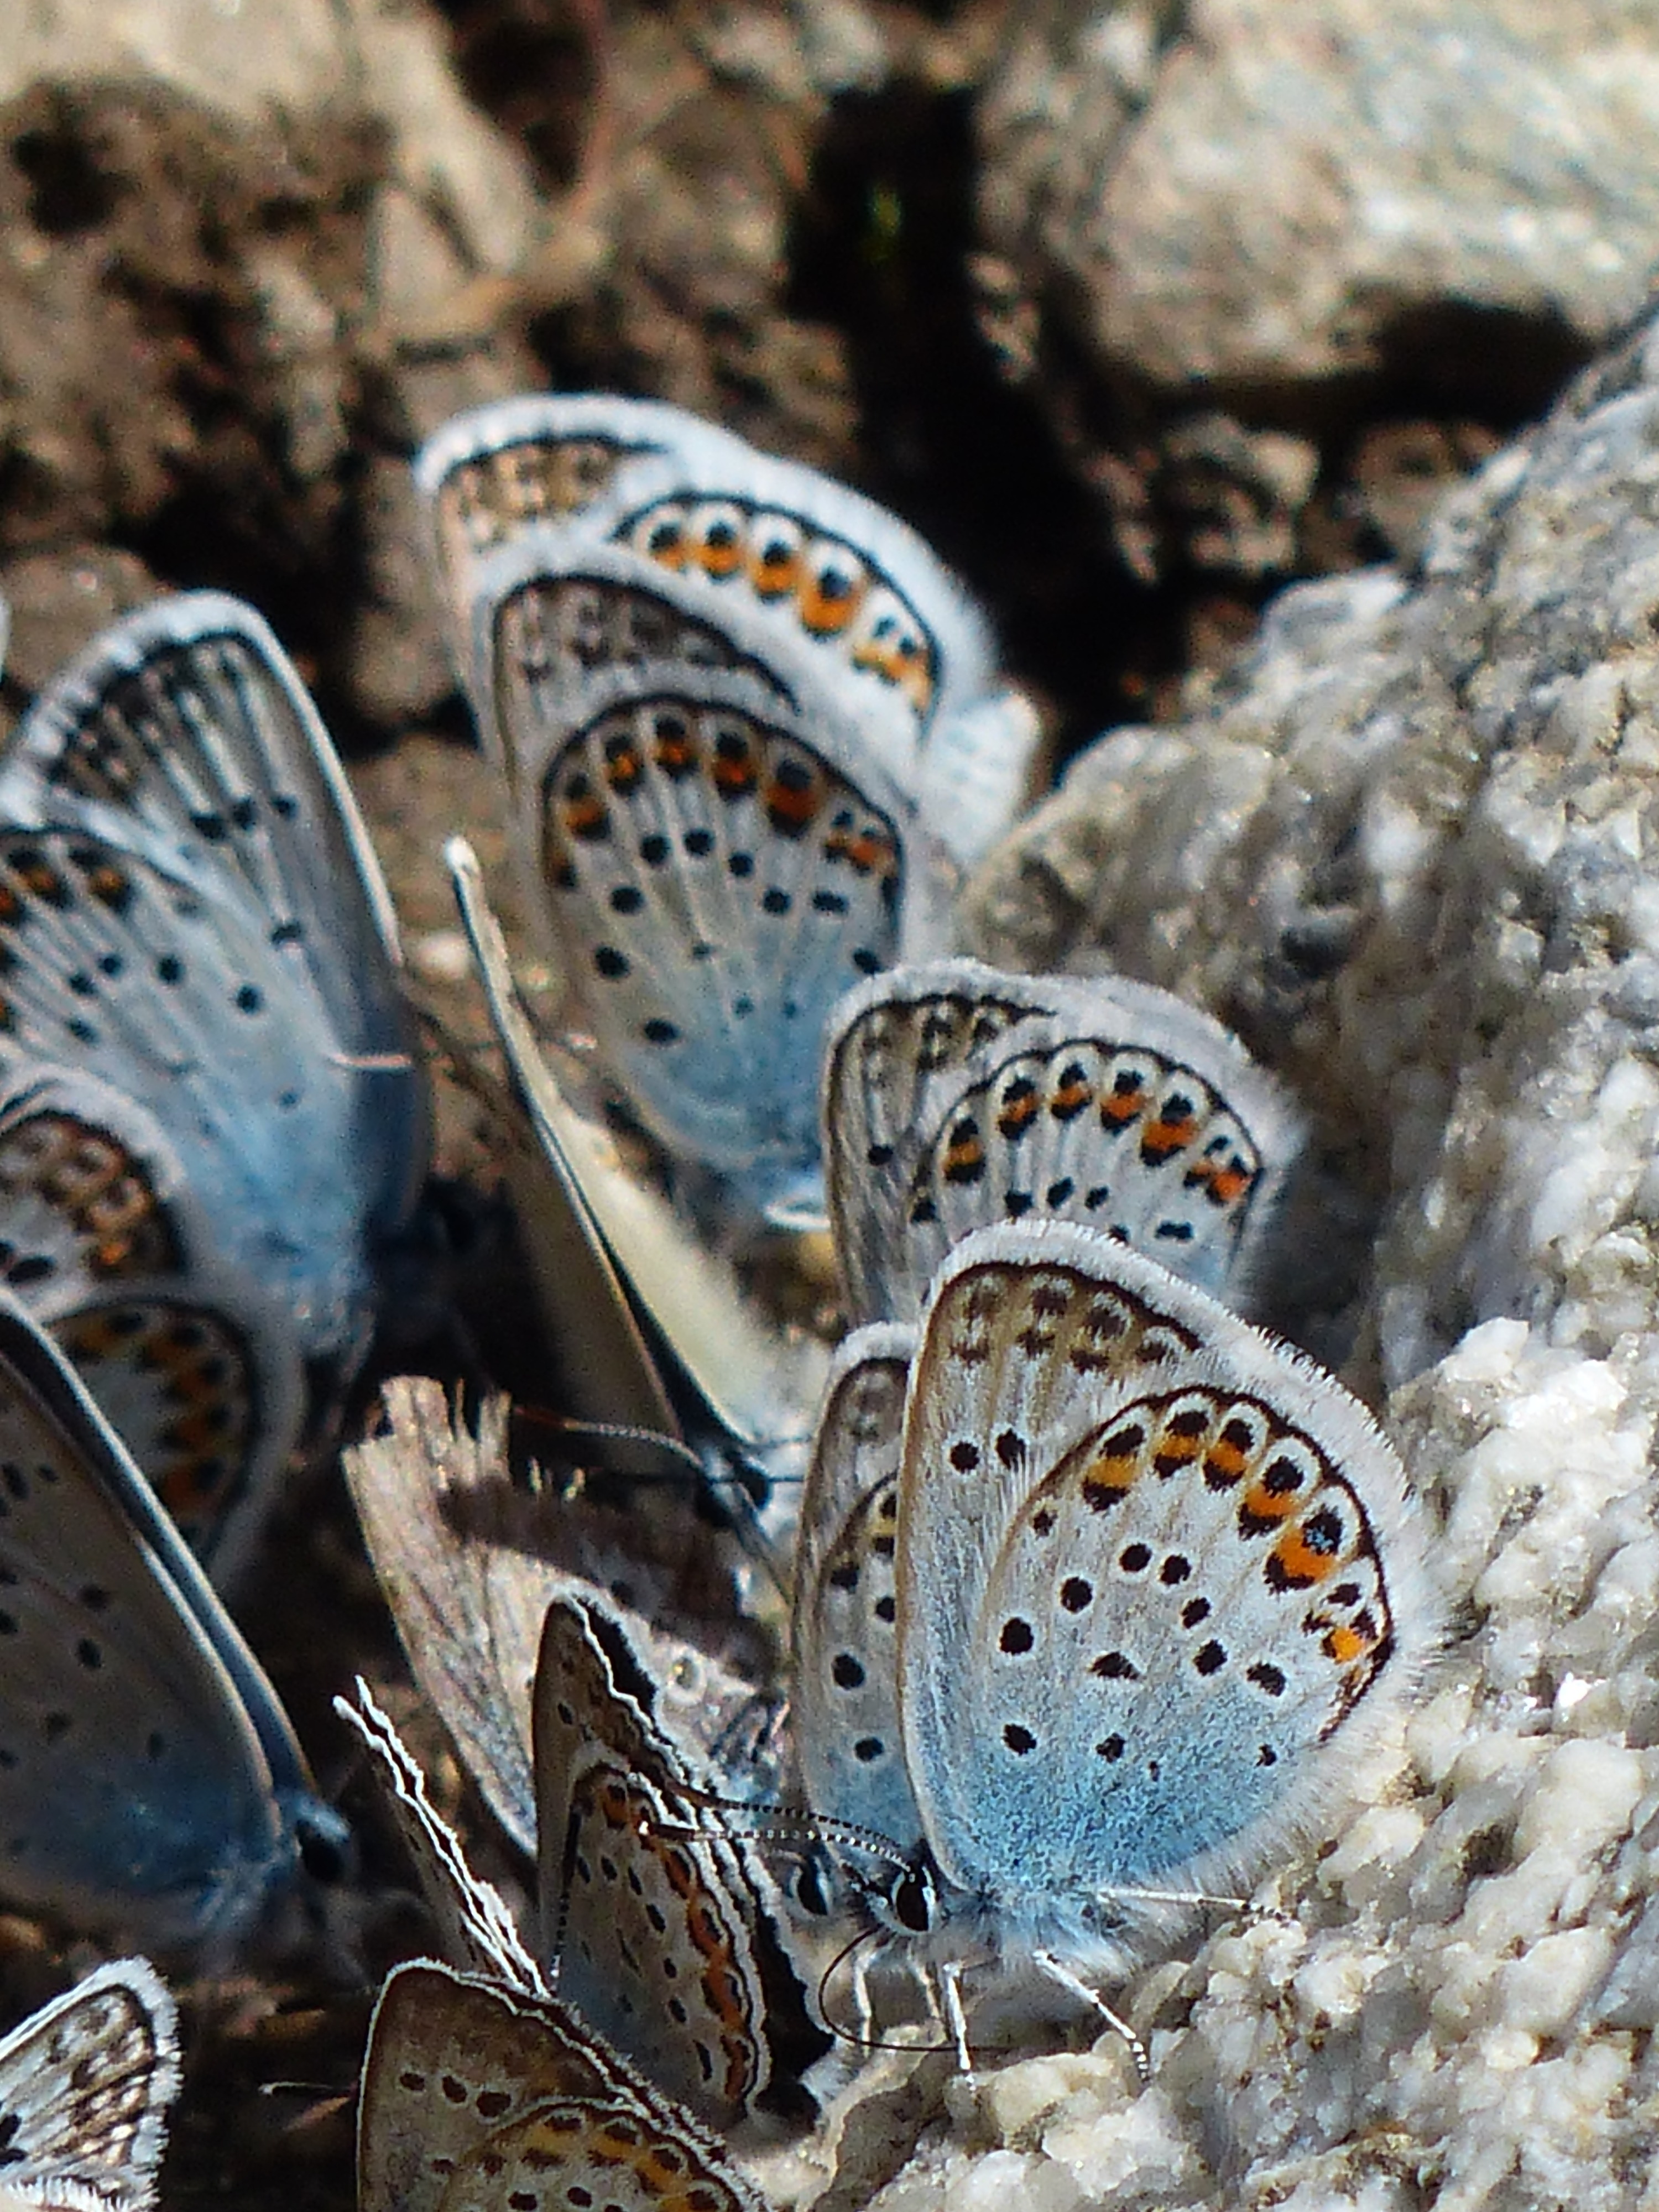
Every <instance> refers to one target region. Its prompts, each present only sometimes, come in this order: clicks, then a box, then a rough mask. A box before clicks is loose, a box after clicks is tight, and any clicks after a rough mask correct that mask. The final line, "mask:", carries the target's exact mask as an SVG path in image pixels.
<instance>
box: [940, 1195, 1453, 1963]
mask: <svg viewBox="0 0 1659 2212" xmlns="http://www.w3.org/2000/svg"><path fill="white" fill-rule="evenodd" d="M1421 1545H1422V1540H1421V1535H1420V1532H1419V1527H1418V1523H1417V1522H1416V1519H1415V1516H1413V1514H1412V1512H1411V1511H1410V1510H1409V1509H1408V1505H1407V1498H1406V1490H1405V1480H1404V1474H1403V1471H1402V1469H1401V1467H1400V1463H1399V1462H1398V1460H1397V1458H1396V1457H1395V1454H1394V1453H1393V1451H1392V1449H1390V1448H1389V1445H1388V1444H1387V1443H1386V1442H1385V1441H1384V1439H1383V1437H1382V1436H1381V1434H1380V1433H1379V1432H1378V1431H1377V1430H1376V1428H1375V1426H1374V1425H1373V1424H1372V1423H1371V1421H1370V1417H1369V1415H1368V1414H1367V1413H1365V1412H1364V1408H1363V1407H1360V1406H1359V1405H1358V1401H1355V1400H1354V1399H1352V1397H1351V1396H1350V1395H1348V1393H1347V1392H1346V1391H1345V1390H1343V1389H1342V1388H1341V1387H1340V1384H1338V1383H1335V1382H1334V1381H1333V1380H1332V1379H1331V1378H1330V1377H1329V1376H1326V1375H1325V1374H1324V1373H1322V1371H1321V1370H1318V1369H1316V1367H1315V1366H1314V1365H1313V1364H1312V1363H1311V1362H1310V1361H1308V1360H1305V1359H1304V1358H1301V1357H1300V1356H1299V1355H1298V1354H1296V1353H1295V1352H1291V1351H1290V1350H1289V1349H1288V1348H1287V1347H1285V1346H1283V1345H1282V1344H1280V1343H1279V1342H1278V1341H1277V1340H1273V1339H1271V1338H1268V1337H1266V1336H1264V1335H1262V1334H1260V1333H1259V1332H1257V1331H1255V1330H1254V1329H1252V1328H1249V1326H1248V1324H1246V1323H1244V1322H1240V1321H1238V1320H1237V1319H1236V1318H1235V1317H1234V1316H1232V1315H1231V1314H1230V1313H1229V1312H1228V1311H1227V1310H1225V1308H1223V1307H1222V1306H1220V1305H1219V1304H1218V1303H1217V1302H1216V1301H1215V1300H1214V1299H1212V1298H1210V1297H1207V1296H1206V1295H1205V1294H1204V1293H1203V1292H1202V1291H1198V1290H1195V1289H1194V1288H1192V1287H1190V1286H1189V1285H1187V1284H1185V1283H1183V1282H1181V1281H1179V1280H1178V1279H1176V1278H1175V1277H1173V1276H1171V1275H1170V1274H1169V1273H1167V1272H1166V1271H1165V1270H1164V1269H1162V1268H1160V1267H1158V1266H1157V1265H1156V1264H1155V1263H1154V1262H1152V1261H1147V1260H1145V1259H1143V1258H1141V1257H1140V1256H1139V1255H1138V1254H1136V1253H1134V1252H1133V1251H1131V1250H1129V1249H1127V1248H1125V1247H1124V1246H1122V1245H1121V1244H1119V1243H1115V1242H1114V1241H1112V1240H1110V1239H1106V1238H1103V1237H1099V1236H1097V1235H1094V1234H1092V1233H1091V1232H1089V1231H1080V1230H1078V1229H1076V1228H1073V1227H1072V1226H1071V1225H1067V1224H1062V1223H1046V1224H1041V1225H1035V1226H1032V1227H1028V1228H1024V1229H1019V1230H1011V1229H1006V1228H1005V1229H998V1230H992V1231H980V1232H978V1233H976V1234H975V1235H974V1236H973V1237H969V1238H968V1239H967V1240H965V1241H964V1242H963V1244H961V1245H960V1246H958V1247H957V1250H956V1252H955V1253H954V1254H953V1255H951V1260H950V1261H949V1262H948V1263H947V1265H946V1267H945V1269H944V1270H943V1272H942V1273H941V1275H940V1276H939V1279H938V1281H937V1282H936V1285H935V1286H934V1289H933V1293H932V1296H931V1298H930V1301H929V1304H928V1306H927V1310H925V1312H924V1315H923V1318H922V1322H921V1340H920V1345H919V1348H918V1350H917V1353H916V1357H915V1362H914V1364H913V1367H912V1370H911V1378H910V1384H909V1395H908V1401H907V1407H906V1413H905V1420H904V1431H903V1441H902V1455H901V1462H900V1472H899V1502H898V1516H897V1525H896V1583H897V1611H898V1623H899V1633H898V1683H899V1707H900V1721H901V1726H902V1731H903V1741H904V1751H905V1763H906V1768H907V1771H908V1778H909V1782H910V1784H911V1787H912V1790H914V1792H915V1800H916V1803H917V1807H918V1809H919V1811H920V1813H921V1820H922V1825H923V1830H924V1832H925V1834H926V1836H927V1841H928V1844H929V1845H930V1848H931V1850H932V1852H933V1857H934V1859H935V1861H936V1862H937V1864H938V1867H939V1871H940V1875H941V1877H942V1879H943V1881H944V1882H945V1884H946V1885H947V1887H950V1888H952V1889H954V1890H955V1891H956V1892H957V1893H958V1895H959V1896H961V1897H962V1898H963V1899H974V1900H977V1901H978V1904H977V1908H976V1909H981V1910H985V1911H990V1912H991V1913H992V1914H993V1916H994V1918H995V1920H996V1921H997V1922H998V1923H999V1924H1000V1927H1001V1928H1002V1929H1003V1930H1004V1932H1005V1934H1006V1936H1007V1939H1008V1940H1009V1941H1010V1942H1012V1943H1013V1944H1014V1945H1015V1946H1016V1947H1017V1946H1018V1944H1019V1942H1022V1941H1024V1942H1030V1941H1032V1940H1033V1939H1032V1935H1031V1931H1032V1930H1033V1929H1037V1928H1040V1927H1043V1926H1048V1927H1050V1928H1052V1927H1054V1925H1055V1924H1056V1921H1057V1916H1058V1919H1059V1922H1060V1924H1063V1923H1064V1917H1065V1913H1066V1909H1067V1908H1068V1907H1069V1908H1071V1909H1072V1910H1073V1912H1074V1914H1075V1916H1076V1919H1077V1923H1078V1924H1079V1926H1080V1927H1087V1928H1088V1929H1090V1930H1091V1934H1090V1935H1089V1936H1088V1938H1087V1939H1086V1940H1085V1937H1084V1936H1082V1935H1079V1936H1077V1937H1076V1939H1075V1940H1076V1942H1077V1943H1078V1945H1079V1949H1080V1950H1081V1951H1082V1952H1083V1953H1084V1954H1085V1955H1086V1954H1088V1953H1089V1951H1090V1946H1091V1943H1094V1942H1097V1940H1098V1941H1099V1945H1100V1952H1101V1954H1102V1955H1103V1956H1110V1955H1111V1954H1112V1950H1113V1944H1112V1941H1111V1940H1109V1939H1103V1938H1102V1937H1101V1930H1100V1928H1099V1926H1098V1924H1097V1923H1096V1922H1095V1921H1094V1920H1093V1919H1092V1918H1091V1913H1092V1909H1093V1906H1094V1905H1095V1903H1096V1901H1097V1900H1099V1899H1113V1898H1114V1897H1117V1898H1119V1899H1122V1898H1126V1897H1127V1898H1129V1899H1132V1898H1133V1893H1134V1891H1135V1890H1136V1889H1137V1888H1138V1887H1158V1888H1162V1889H1169V1888H1170V1887H1189V1888H1190V1887H1196V1888H1204V1887H1212V1886H1213V1885H1214V1884H1215V1882H1217V1881H1219V1880H1220V1879H1221V1877H1222V1876H1223V1875H1231V1876H1233V1877H1235V1878H1236V1877H1237V1873H1238V1871H1239V1870H1240V1869H1248V1868H1252V1867H1254V1866H1258V1865H1260V1863H1261V1861H1262V1858H1263V1857H1265V1856H1266V1854H1267V1852H1268V1851H1269V1850H1271V1849H1272V1848H1273V1846H1274V1844H1275V1843H1276V1842H1277V1841H1278V1839H1279V1838H1282V1837H1283V1836H1284V1835H1285V1832H1287V1830H1290V1829H1291V1828H1293V1827H1294V1826H1296V1825H1297V1824H1298V1823H1299V1822H1301V1821H1304V1820H1307V1819H1308V1818H1310V1816H1311V1815H1312V1814H1314V1813H1315V1812H1316V1811H1317V1810H1318V1808H1320V1806H1321V1805H1322V1803H1324V1802H1326V1801H1327V1800H1328V1799H1329V1798H1330V1796H1332V1795H1333V1793H1334V1792H1336V1791H1338V1790H1340V1782H1341V1777H1342V1774H1343V1772H1344V1771H1345V1770H1346V1768H1347V1767H1348V1766H1349V1765H1351V1763H1352V1751H1353V1749H1354V1747H1356V1746H1357V1745H1358V1743H1359V1742H1360V1741H1362V1740H1363V1739H1364V1736H1365V1735H1367V1734H1369V1733H1370V1731H1371V1729H1373V1728H1374V1727H1375V1726H1376V1725H1378V1724H1380V1723H1381V1722H1382V1721H1383V1719H1385V1718H1386V1717H1387V1716H1388V1714H1389V1711H1391V1710H1392V1709H1393V1708H1394V1707H1395V1706H1396V1705H1397V1704H1398V1701H1399V1699H1400V1697H1401V1695H1402V1694H1403V1692H1404V1691H1405V1690H1406V1688H1407V1686H1409V1685H1410V1683H1411V1682H1412V1680H1413V1677H1414V1674H1415V1671H1416V1667H1417V1663H1418V1661H1419V1658H1420V1656H1421V1652H1422V1650H1423V1648H1424V1642H1425V1622H1426V1620H1427V1617H1428V1607H1427V1604H1426V1601H1425V1595H1424V1590H1423V1584H1422V1568H1421ZM1339 1742H1340V1750H1339V1749H1335V1748H1333V1747H1334V1746H1335V1745H1337V1744H1338V1743H1339Z"/></svg>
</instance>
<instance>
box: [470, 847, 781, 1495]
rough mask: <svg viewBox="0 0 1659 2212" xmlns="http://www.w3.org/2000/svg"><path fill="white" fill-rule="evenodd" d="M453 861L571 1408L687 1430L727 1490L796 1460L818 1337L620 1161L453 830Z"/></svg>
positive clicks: (601, 1417)
mask: <svg viewBox="0 0 1659 2212" xmlns="http://www.w3.org/2000/svg"><path fill="white" fill-rule="evenodd" d="M449 861H450V868H451V873H452V876H453V880H454V883H455V887H456V896H457V897H458V899H459V902H460V907H461V915H462V919H463V921H464V923H465V927H466V930H467V933H468V936H469V938H470V939H471V945H472V948H473V951H474V954H475V956H476V957H477V962H478V966H479V972H480V974H481V975H482V977H483V984H484V989H485V994H486V996H487V997H488V999H489V1007H490V1012H491V1016H492V1018H493V1020H494V1022H495V1030H496V1034H497V1036H499V1037H500V1039H501V1046H502V1049H503V1051H504V1053H505V1054H506V1057H507V1065H508V1067H509V1070H510V1072H511V1074H512V1077H513V1083H514V1085H515V1087H516V1089H517V1090H518V1091H519V1093H520V1097H522V1099H523V1100H524V1102H525V1105H526V1110H527V1112H528V1114H529V1116H530V1120H531V1124H532V1130H533V1133H534V1135H535V1137H536V1139H537V1148H536V1151H535V1153H534V1154H533V1156H532V1157H531V1158H529V1159H528V1160H526V1162H525V1163H524V1164H523V1165H522V1169H521V1172H520V1176H518V1178H517V1180H516V1183H515V1190H516V1194H517V1195H518V1197H519V1200H520V1206H521V1209H522V1210H523V1211H524V1212H525V1215H526V1221H527V1224H528V1225H530V1227H531V1229H532V1235H531V1237H530V1238H529V1240H528V1241H529V1243H530V1246H531V1249H532V1255H534V1257H535V1259H536V1261H537V1264H538V1270H539V1273H538V1282H539V1285H540V1288H541V1290H542V1293H543V1299H544V1306H545V1308H546V1311H547V1315H548V1319H549V1323H550V1328H551V1329H552V1332H553V1334H554V1338H555V1340H556V1342H557V1343H558V1345H559V1346H560V1347H561V1352H562V1357H563V1362H564V1366H565V1370H566V1373H567V1376H568V1380H569V1384H570V1387H571V1389H572V1391H573V1394H574V1401H573V1402H574V1411H575V1412H576V1413H580V1414H581V1415H583V1416H584V1417H585V1418H587V1419H592V1420H598V1421H605V1422H609V1423H617V1424H629V1425H634V1426H636V1427H639V1428H641V1429H647V1430H651V1431H655V1432H656V1433H657V1434H659V1435H665V1436H669V1437H684V1438H685V1440H686V1441H687V1442H688V1443H690V1446H691V1447H692V1448H693V1449H695V1450H696V1451H697V1453H698V1455H699V1456H700V1457H701V1458H702V1461H703V1463H704V1465H705V1467H706V1468H708V1472H709V1477H710V1480H711V1481H712V1482H714V1484H715V1485H716V1486H717V1488H718V1489H720V1490H722V1491H725V1492H728V1493H729V1492H730V1490H731V1488H732V1480H733V1476H734V1474H735V1475H736V1476H737V1477H738V1479H739V1480H743V1479H744V1476H745V1475H746V1474H748V1473H749V1472H750V1470H751V1469H758V1470H760V1471H761V1472H763V1473H764V1474H770V1475H775V1476H783V1475H787V1474H789V1473H791V1472H794V1471H798V1468H799V1461H800V1459H801V1458H802V1457H804V1447H803V1445H802V1443H801V1441H800V1439H801V1432H802V1430H803V1422H802V1419H801V1409H802V1408H803V1407H808V1406H811V1404H812V1403H813V1402H814V1401H815V1400H816V1398H817V1392H818V1389H819V1387H820V1384H821V1380H822V1376H823V1364H824V1359H825V1355H824V1353H823V1348H822V1346H819V1345H818V1344H817V1341H816V1340H813V1339H811V1338H807V1337H791V1336H785V1335H784V1334H781V1332H780V1331H779V1330H778V1329H776V1328H774V1327H771V1326H769V1324H768V1323H767V1322H765V1321H764V1320H763V1318H762V1316H760V1315H759V1314H758V1313H757V1311H756V1310H755V1309H754V1308H753V1306H752V1305H751V1304H750V1303H749V1302H748V1301H747V1300H746V1299H745V1298H744V1296H743V1294H742V1292H741V1291H740V1290H739V1288H738V1283H737V1279H736V1277H735V1275H734V1274H733V1273H732V1270H731V1268H730V1267H729V1266H728V1264H727V1263H726V1261H725V1260H724V1259H723V1258H722V1257H721V1256H720V1255H719V1254H717V1253H714V1252H711V1251H708V1250H707V1249H704V1248H703V1246H702V1244H701V1243H699V1242H698V1241H697V1240H696V1237H694V1235H693V1234H692V1232H691V1231H690V1229H689V1228H688V1226H687V1225H686V1224H685V1222H684V1220H683V1219H682V1218H680V1216H679V1215H678V1213H677V1212H675V1210H674V1209H673V1207H672V1206H670V1205H669V1204H668V1202H667V1201H666V1200H665V1199H664V1198H663V1197H662V1196H661V1195H660V1194H659V1193H658V1192H657V1191H656V1190H654V1189H653V1188H651V1187H650V1186H649V1185H648V1184H647V1183H646V1182H643V1181H642V1180H641V1178H640V1176H637V1175H636V1174H635V1173H632V1172H630V1171H629V1170H628V1169H627V1168H626V1167H625V1166H624V1165H623V1163H622V1161H621V1159H620V1158H619V1156H618V1152H617V1145H616V1142H615V1140H614V1139H612V1138H611V1136H610V1135H609V1134H608V1133H607V1132H605V1130H604V1129H603V1128H602V1127H599V1124H598V1123H597V1122H595V1121H592V1120H590V1119H589V1118H588V1117H587V1116H586V1115H583V1114H581V1113H579V1112H578V1111H577V1110H576V1109H575V1108H574V1106H573V1105H572V1103H570V1099H569V1097H568V1096H567V1094H566V1091H565V1090H564V1089H563V1087H562V1085H561V1083H560V1080H559V1073H558V1070H559V1067H560V1066H561V1064H562V1063H561V1062H560V1061H559V1060H557V1059H556V1057H555V1056H552V1055H550V1054H547V1053H545V1052H544V1050H543V1048H541V1046H540V1044H539V1043H538V1040H537V1038H536V1036H535V1033H534V1031H533V1030H532V1029H531V1026H530V1024H529V1022H528V1020H527V1019H526V1016H525V1014H524V1012H523V1010H522V1009H521V1007H520V1005H519V1001H518V997H517V994H516V993H515V991H514V989H513V979H512V970H511V969H510V967H509V965H508V962H507V948H506V945H505V944H504V943H503V942H502V939H501V932H500V929H499V927H497V925H496V923H495V917H494V915H492V914H491V913H490V911H489V905H488V902H487V901H486V899H485V897H484V894H483V884H482V881H481V879H480V877H479V873H478V868H477V861H476V860H475V859H474V858H473V855H472V854H471V850H470V848H467V847H466V846H465V845H464V844H462V843H461V842H460V841H459V840H456V841H453V842H452V843H451V845H450V847H449ZM641 1322H643V1323H644V1326H643V1327H642V1326H641ZM647 1334H648V1336H649V1338H650V1340H651V1341H650V1342H649V1343H648V1342H647ZM653 1346H664V1347H666V1348H667V1350H668V1351H669V1352H671V1355H672V1359H673V1362H674V1364H675V1365H676V1366H677V1368H678V1370H679V1372H680V1375H681V1376H683V1377H684V1383H685V1384H686V1385H688V1386H689V1388H688V1389H684V1390H683V1391H682V1393H681V1396H680V1399H679V1400H678V1401H677V1399H676V1398H675V1396H674V1395H671V1390H670V1386H669V1384H668V1383H667V1382H666V1381H665V1379H664V1376H663V1374H662V1371H661V1370H660V1368H659V1364H658V1356H657V1353H656V1352H655V1350H654V1349H653ZM682 1403H683V1404H684V1417H683V1416H682V1413H681V1411H680V1410H679V1407H680V1405H681V1404H682ZM683 1418H684V1426H683V1425H682V1421H683Z"/></svg>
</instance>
